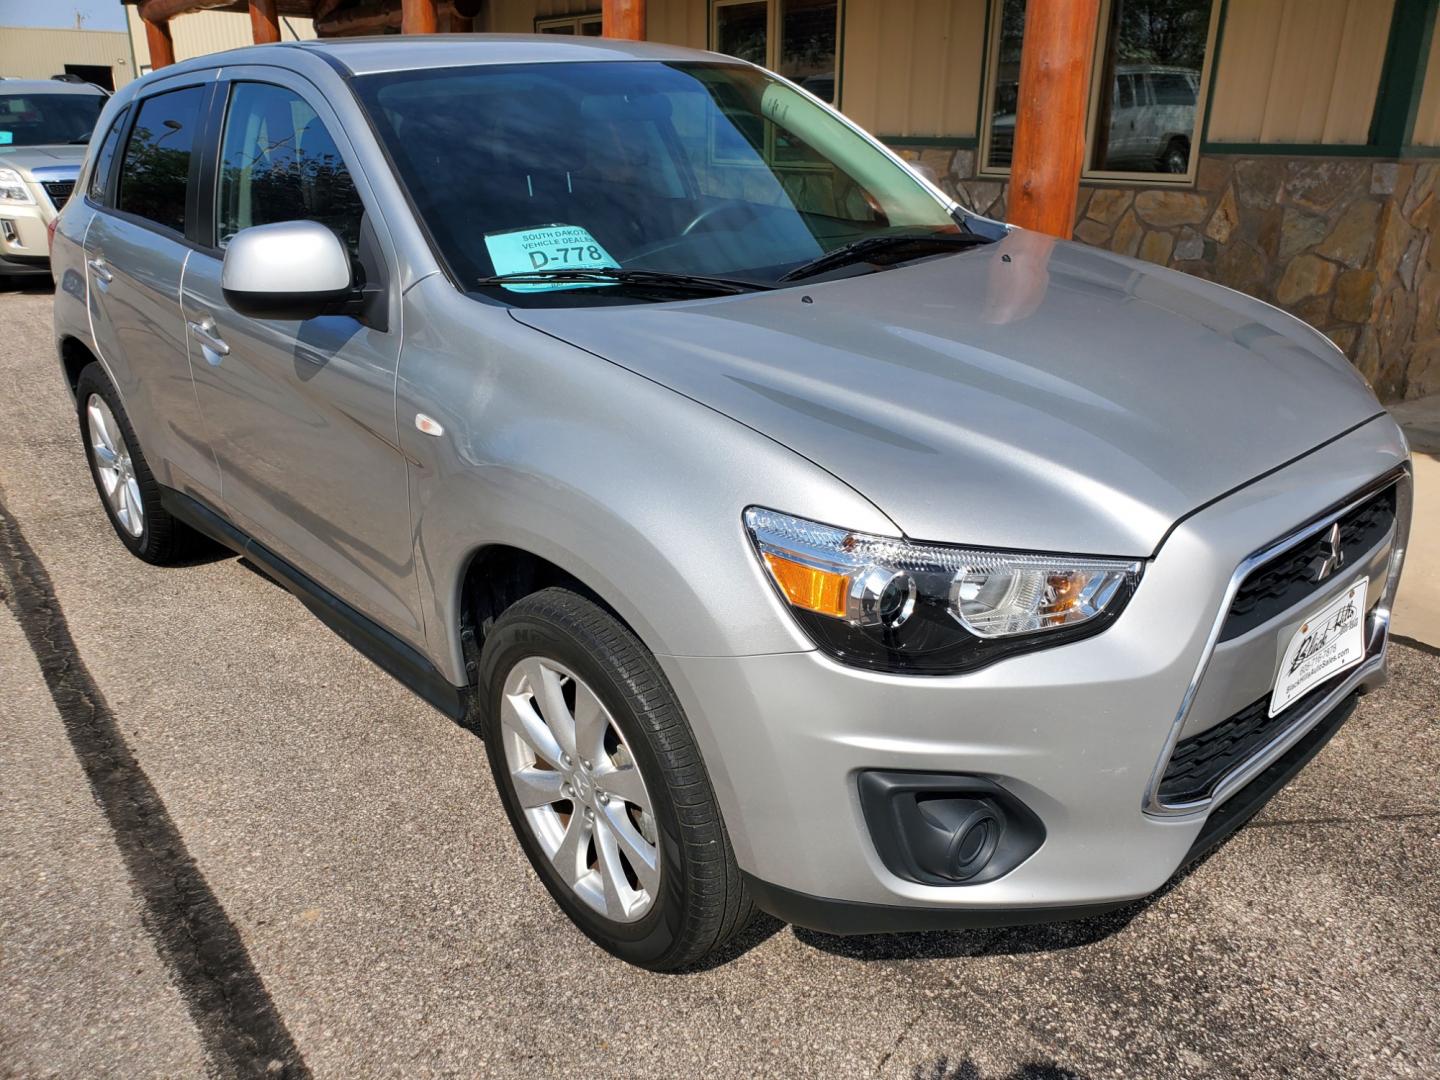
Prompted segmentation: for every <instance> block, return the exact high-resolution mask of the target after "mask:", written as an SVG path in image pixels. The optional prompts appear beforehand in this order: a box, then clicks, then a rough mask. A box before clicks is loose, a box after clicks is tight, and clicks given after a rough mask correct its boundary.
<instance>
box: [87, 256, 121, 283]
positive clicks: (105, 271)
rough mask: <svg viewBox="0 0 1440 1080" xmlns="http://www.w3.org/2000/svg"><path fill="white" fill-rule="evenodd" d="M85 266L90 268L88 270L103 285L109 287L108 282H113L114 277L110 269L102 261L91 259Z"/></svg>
mask: <svg viewBox="0 0 1440 1080" xmlns="http://www.w3.org/2000/svg"><path fill="white" fill-rule="evenodd" d="M85 265H86V266H88V267H90V269H91V270H93V271H94V272H95V276H96V277H97V278H99V279H100V281H102V282H103V283H104V284H106V285H109V284H110V282H111V281H112V280H114V277H115V275H114V274H113V273H112V272H111V270H110V268H109V267H108V266H106V265H105V260H104V259H91V260H90V261H89V262H87V263H86V264H85Z"/></svg>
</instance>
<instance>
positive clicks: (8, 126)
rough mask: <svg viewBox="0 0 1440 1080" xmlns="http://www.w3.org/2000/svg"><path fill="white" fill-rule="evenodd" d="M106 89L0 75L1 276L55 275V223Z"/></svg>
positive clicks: (72, 182) (105, 96)
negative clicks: (52, 263)
mask: <svg viewBox="0 0 1440 1080" xmlns="http://www.w3.org/2000/svg"><path fill="white" fill-rule="evenodd" d="M107 96H108V95H107V94H106V93H105V92H104V91H103V90H101V89H100V88H99V87H95V86H91V85H89V84H88V83H76V82H68V81H64V80H60V79H0V279H3V278H7V277H32V276H46V275H48V274H49V272H50V243H49V236H48V227H49V226H50V224H51V223H52V222H53V221H54V220H55V215H56V213H57V212H59V211H60V210H62V209H64V207H65V203H66V202H67V201H68V200H69V198H70V194H71V192H72V191H74V190H75V177H76V176H77V175H78V174H79V172H80V163H81V162H82V161H84V160H85V146H86V144H87V143H88V142H89V141H90V133H91V132H92V131H93V130H94V129H95V121H96V120H97V119H99V117H100V110H101V109H102V108H104V106H105V101H106V98H107Z"/></svg>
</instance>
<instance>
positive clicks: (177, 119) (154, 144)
mask: <svg viewBox="0 0 1440 1080" xmlns="http://www.w3.org/2000/svg"><path fill="white" fill-rule="evenodd" d="M204 98H205V88H204V87H200V86H190V87H186V88H185V89H184V90H174V91H171V92H170V93H168V94H156V95H155V96H154V97H152V98H146V99H145V100H144V101H143V102H141V103H140V112H139V113H138V114H136V117H135V130H134V131H133V132H131V134H130V142H129V143H128V144H126V147H125V160H124V161H123V163H122V164H121V167H120V195H119V198H118V199H117V200H116V202H117V205H118V206H119V208H120V209H121V210H126V211H129V212H130V213H132V214H139V215H140V216H141V217H144V218H149V219H150V220H151V221H154V222H156V223H157V224H160V225H164V226H165V227H167V228H170V229H174V230H175V231H176V232H178V233H183V232H184V231H185V188H186V185H187V182H188V180H189V178H190V151H191V148H192V147H193V145H194V142H195V136H196V133H197V129H198V128H199V126H200V107H201V104H202V103H203V101H204Z"/></svg>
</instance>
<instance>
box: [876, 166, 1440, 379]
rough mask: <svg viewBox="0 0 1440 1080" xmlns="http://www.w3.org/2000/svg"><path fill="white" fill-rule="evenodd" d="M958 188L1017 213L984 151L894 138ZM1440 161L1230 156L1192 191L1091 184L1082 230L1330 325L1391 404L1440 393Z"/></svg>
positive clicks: (1204, 173) (959, 193) (965, 199)
mask: <svg viewBox="0 0 1440 1080" xmlns="http://www.w3.org/2000/svg"><path fill="white" fill-rule="evenodd" d="M895 149H896V150H897V151H898V152H899V153H900V154H901V156H902V157H904V158H906V159H907V160H909V161H912V162H914V163H915V164H917V165H919V166H920V167H921V168H922V169H923V170H924V171H925V172H927V174H928V175H930V176H932V177H933V178H935V179H936V180H938V182H939V184H940V186H941V187H942V188H944V190H945V191H946V192H948V193H949V194H950V195H951V196H953V197H954V198H955V199H957V200H959V201H960V202H961V203H963V204H964V205H966V206H969V207H972V208H973V209H975V210H977V211H978V212H980V213H982V214H985V215H986V216H989V217H994V218H1001V219H1003V218H1004V216H1005V196H1006V185H1005V183H1004V182H1003V181H1000V180H995V179H989V178H984V177H977V176H976V175H975V151H974V150H949V149H937V148H934V147H922V148H909V147H905V146H904V145H903V143H902V144H900V145H898V146H896V147H895ZM1436 225H1440V161H1400V162H1397V161H1393V160H1392V161H1382V160H1372V159H1366V158H1323V157H1280V156H1273V157H1272V156H1265V157H1228V156H1227V157H1219V156H1206V157H1203V158H1202V159H1201V161H1200V167H1199V174H1198V176H1197V178H1196V184H1195V186H1194V187H1193V188H1173V187H1166V188H1157V187H1148V188H1147V187H1145V186H1143V185H1136V184H1128V185H1118V184H1117V185H1112V186H1107V185H1106V184H1104V183H1092V182H1086V183H1084V184H1082V185H1081V188H1080V202H1079V208H1078V212H1077V217H1076V225H1075V238H1076V239H1077V240H1081V241H1083V242H1085V243H1087V244H1092V245H1095V246H1097V247H1104V248H1109V249H1110V250H1112V251H1118V252H1121V253H1123V254H1125V255H1133V256H1136V257H1138V258H1141V259H1147V260H1149V261H1150V262H1154V263H1159V264H1160V265H1162V266H1170V267H1174V268H1175V269H1177V270H1183V271H1185V272H1186V273H1190V274H1195V275H1196V276H1198V277H1203V278H1206V279H1208V280H1211V281H1218V282H1220V283H1221V284H1223V285H1228V286H1230V287H1232V288H1235V289H1239V290H1241V291H1243V292H1247V293H1249V294H1250V295H1252V296H1256V297H1259V298H1260V299H1262V300H1266V301H1268V302H1270V303H1272V304H1277V305H1278V306H1280V307H1282V308H1284V309H1285V310H1286V311H1289V312H1291V313H1293V314H1295V315H1297V316H1299V317H1300V318H1302V319H1304V320H1305V321H1306V322H1308V323H1310V324H1311V325H1312V326H1315V327H1316V328H1318V329H1319V330H1321V331H1323V332H1324V333H1325V334H1327V335H1328V336H1329V337H1330V338H1331V339H1332V340H1333V341H1334V342H1335V343H1336V344H1337V345H1339V346H1340V348H1342V349H1343V350H1344V351H1345V353H1346V355H1347V356H1349V357H1350V360H1351V362H1352V363H1354V364H1355V366H1356V367H1358V368H1359V369H1360V371H1361V372H1363V373H1364V375H1365V377H1366V378H1368V379H1369V380H1370V381H1371V383H1372V384H1373V385H1374V387H1375V391H1376V393H1378V394H1379V395H1380V398H1381V400H1383V401H1398V400H1400V399H1402V398H1413V397H1420V396H1422V395H1425V394H1434V393H1440V243H1435V242H1433V234H1434V226H1436Z"/></svg>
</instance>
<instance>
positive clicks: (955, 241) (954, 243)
mask: <svg viewBox="0 0 1440 1080" xmlns="http://www.w3.org/2000/svg"><path fill="white" fill-rule="evenodd" d="M989 242H990V241H989V240H987V239H986V238H985V237H983V236H977V235H976V234H975V233H969V232H934V233H883V234H881V235H880V236H862V237H861V238H860V239H859V240H852V241H850V243H848V244H843V245H841V246H840V247H838V248H836V249H835V250H834V251H827V252H826V253H825V254H824V255H821V256H819V257H818V258H815V259H811V260H810V261H809V262H807V263H801V264H800V265H799V266H797V267H795V269H793V270H791V271H790V272H788V273H786V274H784V275H782V276H781V278H780V280H781V281H798V280H799V279H800V278H807V277H814V276H815V275H816V274H823V273H824V272H825V271H826V270H835V269H838V268H839V267H842V266H849V265H850V264H852V263H857V262H864V261H865V260H866V259H868V258H870V257H871V256H872V255H877V254H879V253H881V252H884V251H890V250H893V249H897V248H907V247H919V248H925V247H929V248H938V249H941V250H963V249H965V248H970V247H975V246H977V245H979V244H988V243H989Z"/></svg>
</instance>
